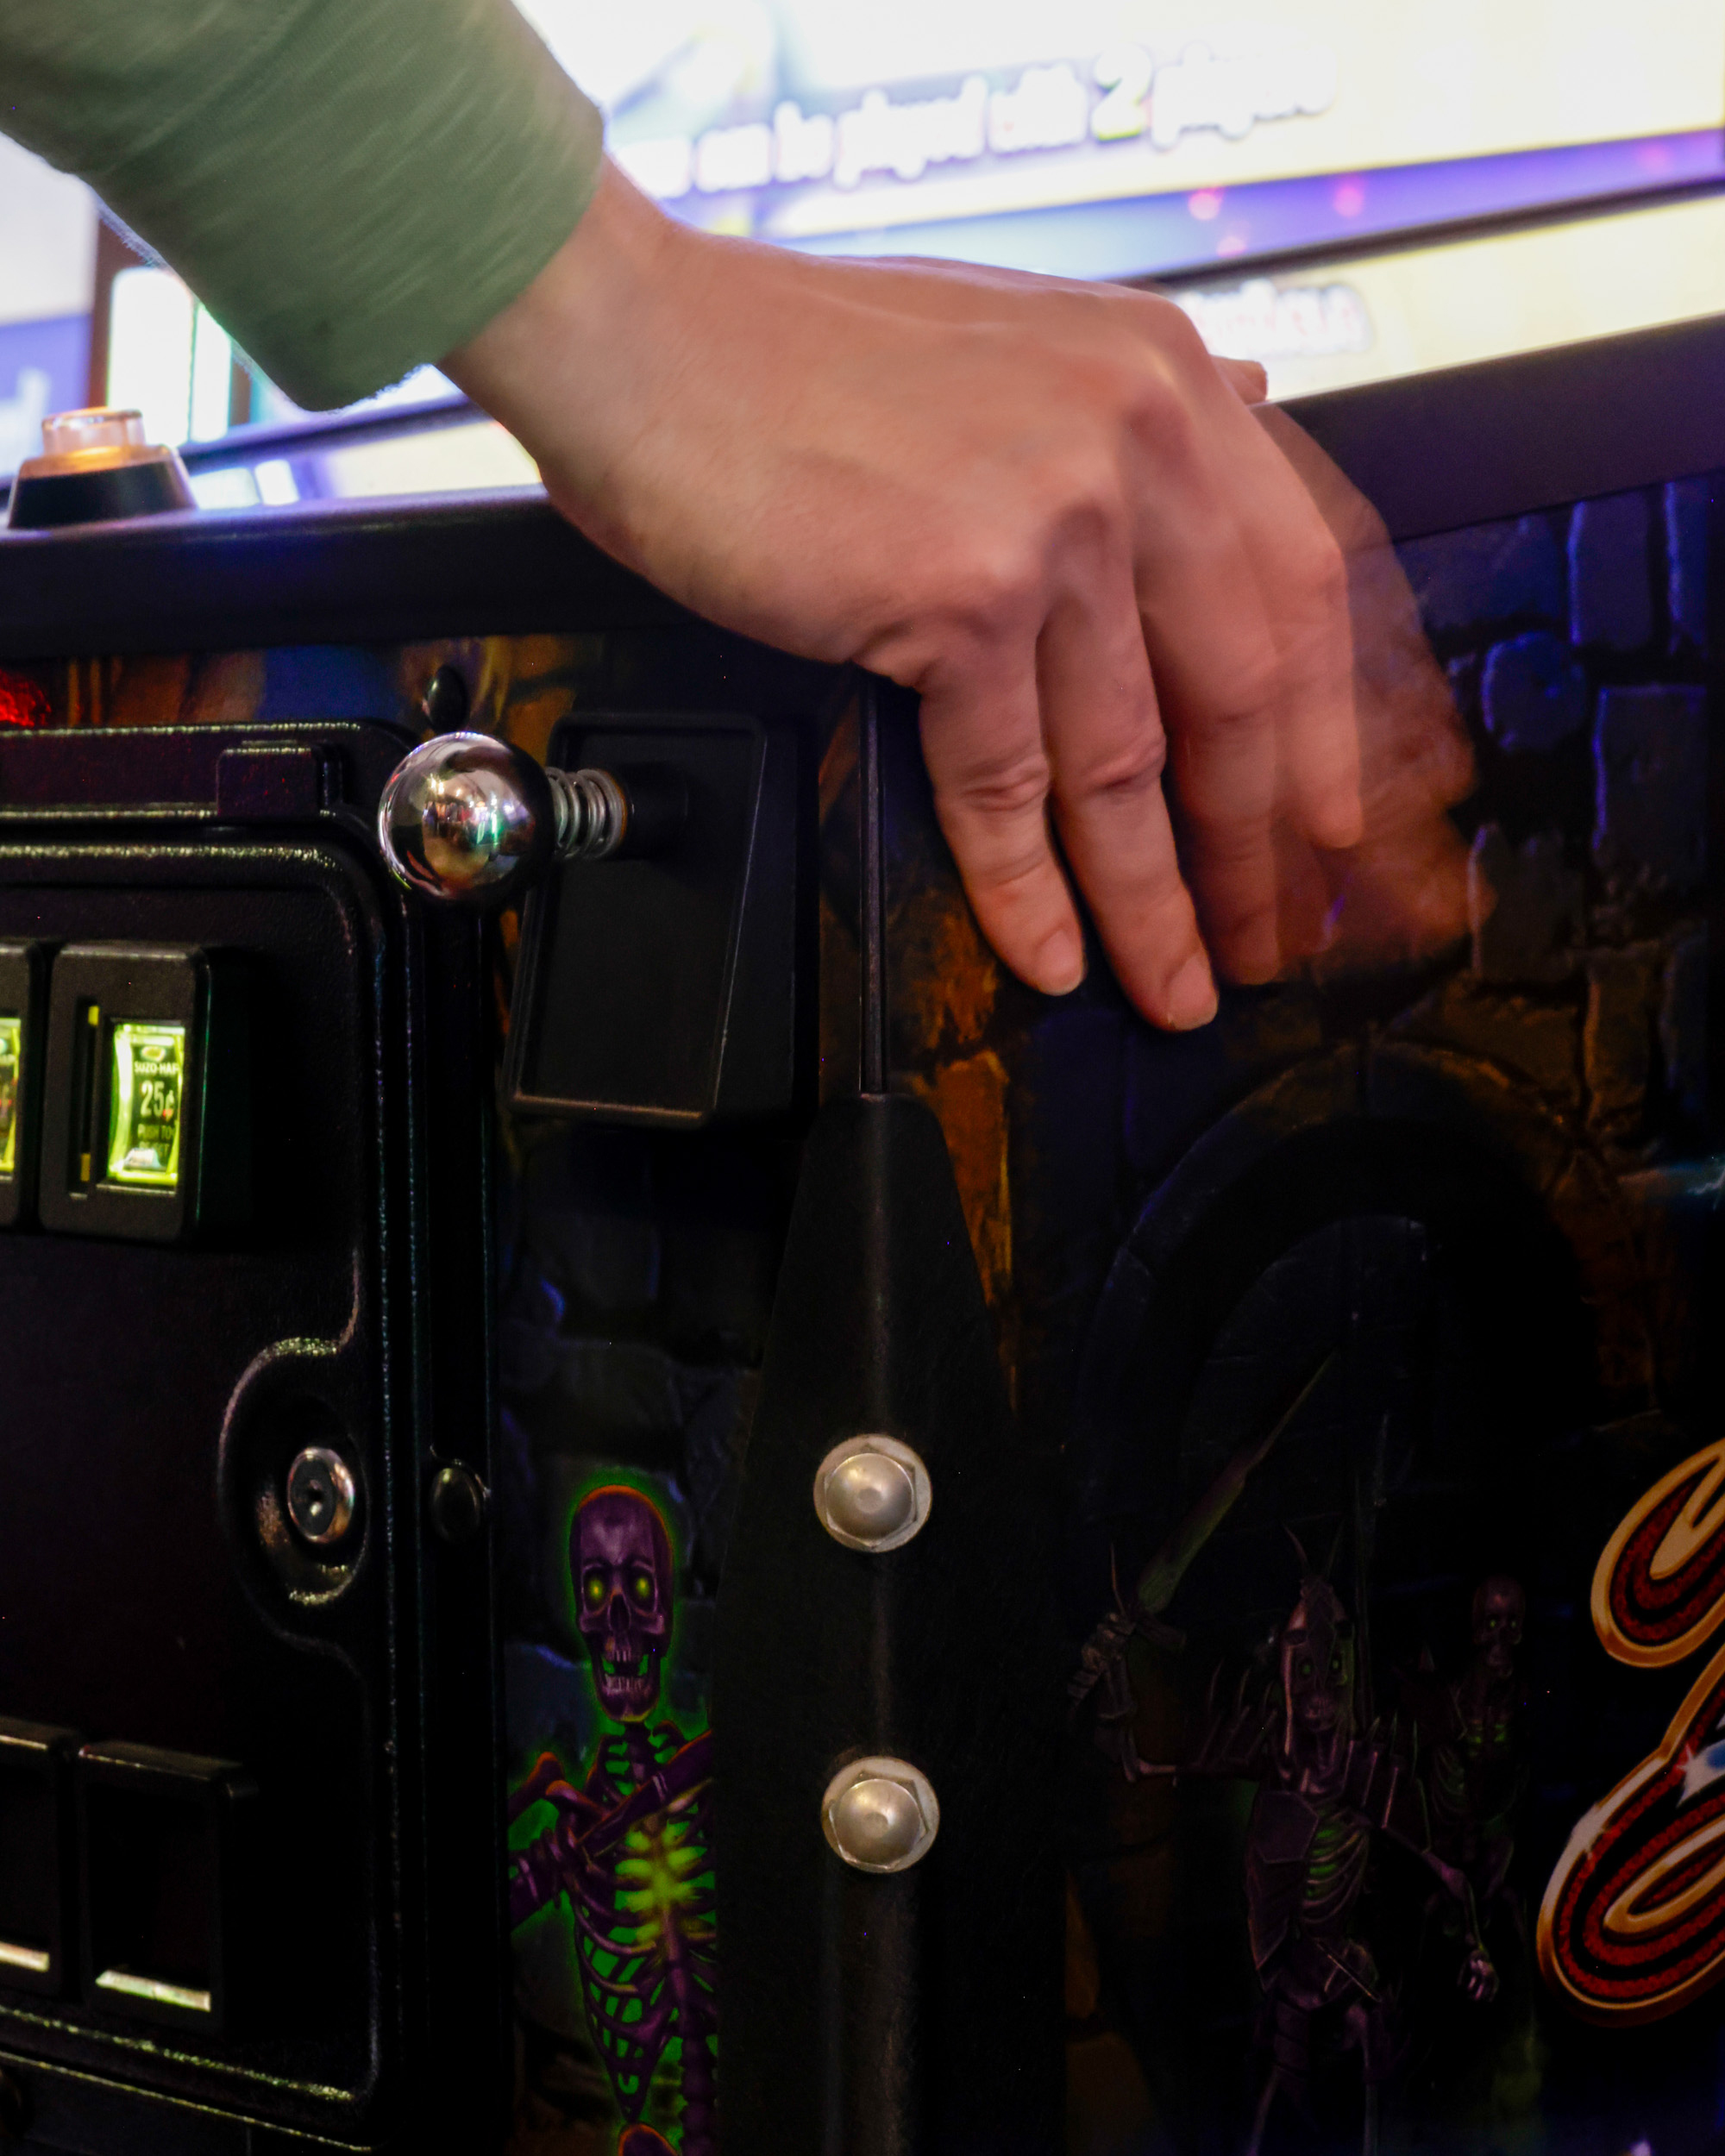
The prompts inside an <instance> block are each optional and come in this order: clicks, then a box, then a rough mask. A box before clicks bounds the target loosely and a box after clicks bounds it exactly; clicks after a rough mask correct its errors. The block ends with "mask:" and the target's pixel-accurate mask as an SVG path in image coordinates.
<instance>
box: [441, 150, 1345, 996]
mask: <svg viewBox="0 0 1725 2156" xmlns="http://www.w3.org/2000/svg"><path fill="white" fill-rule="evenodd" d="M444 364H445V366H446V368H447V370H448V372H449V373H450V374H451V375H452V376H453V377H454V378H455V380H457V381H458V382H460V383H461V385H462V386H463V387H464V388H466V389H467V391H468V392H470V393H471V394H472V395H473V396H474V398H475V399H476V400H477V401H478V402H479V403H480V404H482V405H484V406H485V407H486V409H487V410H488V411H492V412H493V413H495V415H496V416H497V417H499V419H501V420H502V421H503V422H504V423H505V425H506V426H507V427H509V429H511V432H512V433H514V434H515V435H516V436H517V437H518V438H519V439H520V440H521V441H522V442H524V444H525V446H526V447H527V448H528V449H529V451H530V453H531V454H533V455H534V457H535V458H536V460H537V461H538V463H539V467H540V469H541V472H542V473H543V476H544V479H545V484H546V486H547V488H548V489H549V492H550V495H551V498H552V499H553V501H554V502H555V503H556V505H558V507H559V508H560V509H561V510H562V511H563V512H564V514H565V515H566V516H568V517H569V518H570V520H571V521H572V522H573V523H576V524H577V525H579V526H580V528H581V530H584V531H586V533H587V534H588V535H589V536H591V537H593V539H595V540H596V541H597V542H599V544H600V545H601V546H603V547H605V548H606V549H607V550H608V551H609V552H611V553H612V554H613V555H616V556H618V558H619V559H620V560H622V561H625V562H628V563H629V564H630V565H631V566H632V567H636V568H637V569H639V570H640V571H641V572H642V573H643V574H644V575H646V576H648V577H649V578H650V579H651V580H652V581H653V582H654V583H655V584H657V585H658V586H660V587H661V588H662V589H663V590H665V591H667V592H669V593H671V594H672V595H673V596H674V598H676V599H680V600H681V601H682V602H683V603H684V604H686V605H688V606H690V607H692V608H693V609H694V610H695V611H697V612H699V613H701V614H704V615H706V617H708V618H709V619H711V620H713V621H716V622H718V623H721V624H724V625H726V626H728V627H731V628H733V629H736V630H741V631H743V632H744V633H745V634H748V635H750V636H757V637H760V638H762V640H764V641H765V642H769V643H774V644H777V645H779V646H781V647H782V648H783V649H787V650H790V651H793V652H797V653H800V654H802V655H806V656H808V657H812V658H816V659H820V660H825V661H834V662H842V661H855V662H856V663H857V664H859V665H861V666H864V667H870V668H872V669H874V670H875V671H876V672H879V673H881V674H887V675H889V676H891V678H892V679H893V680H896V681H899V682H901V683H903V684H905V685H906V686H908V687H911V688H913V689H915V690H916V691H918V692H919V694H920V696H921V698H922V727H923V742H924V749H925V755H926V758H927V761H928V767H929V771H930V774H931V778H932V780H933V785H934V791H935V801H936V806H937V808H938V813H939V816H940V820H941V824H942V827H943V829H944V831H945V833H946V835H947V837H948V839H949V841H950V843H951V846H952V849H953V853H954V855H955V856H956V857H957V862H958V865H959V868H960V870H961V872H962V874H963V877H964V881H965V884H966V887H967V889H968V890H969V894H970V899H971V901H972V904H973V905H974V906H975V912H976V915H977V918H978V920H979V922H980V923H981V924H982V929H983V931H984V932H985V934H986V935H987V936H988V938H989V940H990V941H991V943H993V944H994V948H995V949H996V950H998V951H999V953H1000V956H1002V957H1003V958H1004V959H1005V960H1006V962H1007V964H1008V965H1010V966H1011V967H1013V969H1014V970H1015V971H1016V972H1018V973H1019V974H1020V975H1022V976H1023V977H1024V978H1025V979H1026V981H1030V982H1032V984H1033V985H1034V986H1036V987H1040V988H1043V989H1044V990H1046V991H1048V992H1049V993H1055V994H1057V993H1062V992H1063V991H1065V990H1067V989H1069V988H1071V987H1075V986H1076V984H1077V982H1078V981H1079V980H1080V978H1081V977H1082V968H1083V956H1082V938H1081V936H1080V931H1079V926H1078V919H1077V914H1076V909H1075V906H1074V905H1073V900H1072V896H1071V893H1070V892H1069V888H1068V887H1067V884H1066V881H1065V878H1064V876H1063V874H1062V870H1061V867H1060V864H1059V862H1058V861H1057V857H1056V855H1055V851H1054V847H1053V844H1052V840H1051V829H1050V815H1049V812H1050V808H1052V812H1053V823H1054V825H1055V826H1056V827H1057V830H1058V834H1059V837H1060V841H1061V844H1062V847H1063V851H1064V855H1065V858H1066V861H1067V862H1069V865H1070V868H1071V870H1072V873H1073V874H1074V875H1075V876H1076V880H1077V881H1078V883H1079V885H1080V886H1081V887H1082V891H1083V893H1084V895H1085V897H1086V899H1088V903H1089V906H1090V910H1091V912H1092V915H1093V916H1094V918H1095V923H1096V926H1097V929H1098V931H1099V932H1100V934H1101V939H1102V942H1103V944H1104V946H1105V948H1106V949H1107V953H1108V956H1109V958H1110V959H1111V961H1112V962H1113V967H1114V969H1115V971H1116V973H1117V974H1118V975H1119V976H1120V981H1121V982H1122V985H1123V986H1124V987H1125V988H1126V993H1127V994H1128V995H1129V996H1130V997H1131V998H1132V1001H1133V1002H1134V1003H1135V1004H1136V1005H1137V1006H1138V1008H1139V1009H1140V1010H1141V1011H1142V1012H1144V1013H1145V1016H1146V1017H1148V1018H1151V1019H1152V1020H1153V1021H1154V1022H1155V1023H1156V1024H1157V1025H1170V1026H1191V1025H1201V1024H1203V1023H1204V1022H1205V1020H1207V1019H1208V1018H1209V1017H1210V1016H1211V1015H1212V1013H1213V1012H1214V1008H1215V989H1214V980H1213V976H1212V966H1211V960H1212V958H1214V963H1215V966H1216V967H1217V968H1219V969H1220V971H1222V972H1223V973H1225V974H1226V975H1230V976H1231V977H1233V978H1234V979H1238V980H1242V981H1262V980H1267V979H1269V978H1270V976H1271V975H1274V974H1275V973H1276V972H1277V970H1278V968H1279V967H1280V966H1281V964H1282V962H1283V956H1284V944H1285V943H1287V942H1288V938H1289V937H1290V936H1291V937H1294V939H1295V941H1294V944H1293V945H1291V946H1289V947H1290V948H1295V949H1297V948H1298V947H1299V945H1300V936H1301V932H1302V921H1305V917H1304V916H1303V915H1302V914H1300V913H1299V912H1298V911H1297V909H1296V910H1294V911H1289V909H1288V908H1287V907H1285V906H1281V905H1280V901H1279V899H1278V873H1279V871H1278V844H1279V843H1280V844H1283V845H1285V844H1286V843H1288V841H1289V839H1291V840H1292V842H1293V843H1295V844H1296V845H1297V846H1299V847H1303V848H1313V847H1315V848H1320V849H1327V850H1328V851H1330V852H1333V851H1334V850H1336V849H1344V848H1347V847H1350V846H1352V845H1353V844H1354V843H1355V842H1356V841H1357V840H1358V837H1359V836H1360V831H1361V821H1360V809H1359V799H1358V758H1357V748H1356V742H1355V733H1354V720H1353V713H1352V683H1351V659H1350V648H1349V637H1348V625H1347V608H1346V579H1345V573H1344V566H1343V561H1342V556H1341V553H1340V550H1339V548H1338V546H1337V544H1336V542H1335V541H1334V539H1333V537H1332V536H1331V534H1330V532H1329V530H1327V527H1326V525H1325V523H1324V522H1323V519H1322V518H1321V517H1320V515H1319V514H1318V512H1317V511H1316V509H1315V508H1314V505H1313V502H1312V500H1311V498H1310V496H1309V495H1308V492H1306V490H1305V488H1304V487H1303V486H1302V485H1301V484H1300V482H1299V480H1298V479H1296V478H1295V474H1294V473H1293V472H1292V471H1291V469H1290V468H1289V465H1288V463H1287V461H1286V460H1285V459H1284V458H1283V456H1282V455H1281V454H1279V453H1278V451H1277V448H1275V447H1274V446H1273V445H1272V444H1271V443H1270V441H1268V440H1267V439H1266V437H1265V436H1264V432H1263V430H1262V429H1260V427H1259V426H1258V423H1257V422H1256V421H1255V420H1254V419H1253V418H1252V417H1251V415H1250V414H1249V412H1248V411H1247V410H1246V408H1245V403H1244V402H1243V401H1242V400H1243V398H1244V397H1247V396H1256V395H1261V393H1262V379H1261V377H1259V376H1258V373H1257V371H1256V370H1255V369H1251V368H1246V367H1239V366H1229V365H1225V364H1222V363H1219V362H1216V361H1214V360H1211V359H1210V358H1209V357H1208V354H1206V353H1205V351H1204V349H1203V348H1202V345H1201V342H1200V341H1199V339H1198V336H1197V334H1196V332H1195V330H1194V329H1193V328H1192V326H1191V325H1190V323H1189V322H1188V321H1187V319H1186V317H1185V316H1184V315H1183V314H1182V313H1181V311H1180V310H1179V309H1178V308H1177V307H1176V306H1174V305H1173V304H1171V303H1170V302H1168V301H1166V300H1163V299H1159V298H1153V297H1151V296H1150V295H1148V294H1145V293H1141V292H1132V291H1123V290H1120V289H1118V288H1115V287H1110V286H1102V285H1070V284H1065V283H1062V282H1059V281H1057V280H1052V279H1047V280H1044V279H1030V278H1020V277H1014V276H1010V275H1007V274H1003V273H993V272H985V271H975V272H962V271H949V270H946V269H944V268H937V267H933V266H915V265H910V264H892V263H883V264H875V265H869V264H852V263H840V262H831V261H819V260H810V259H808V258H805V257H800V256H797V255H793V254H786V253H782V252H780V251H778V250H775V249H772V248H763V247H756V246H753V245H750V244H747V243H743V242H740V241H722V240H718V239H714V238H712V237H711V236H709V235H703V234H699V233H696V232H693V231H691V230H689V229H686V228H684V227H682V226H681V225H678V224H676V223H674V222H672V221H671V220H670V219H668V218H667V217H665V216H662V214H661V213H660V212H659V211H658V210H656V209H655V208H654V206H653V205H652V204H649V202H647V201H646V200H645V198H644V197H642V196H640V195H639V194H637V192H636V191H634V190H633V189H632V188H631V187H630V185H629V184H628V182H627V181H626V180H624V179H623V178H622V177H621V175H620V174H619V173H618V172H616V171H615V170H614V169H612V168H609V167H608V168H607V170H606V172H605V177H604V179H603V180H602V182H601V185H600V187H599V193H598V196H597V197H596V198H595V200H594V202H593V205H592V207H591V208H590V209H589V210H588V211H587V214H586V216H585V217H584V218H583V219H582V221H581V222H580V225H579V226H578V227H577V228H576V229H575V231H574V234H573V235H571V237H570V239H569V241H568V242H567V243H566V245H565V246H564V248H562V250H561V252H560V254H558V255H557V256H556V257H555V259H554V260H553V261H552V262H551V263H550V264H549V266H548V267H547V268H546V269H545V271H544V272H543V273H542V274H541V276H540V277H539V278H538V279H536V281H535V283H534V284H533V285H530V287H529V288H528V290H527V291H525V292H524V293H523V294H522V295H521V297H520V298H518V299H517V301H516V302H515V303H514V304H512V305H511V306H510V307H509V308H507V309H505V310H504V312H503V313H502V314H501V315H499V316H498V317H496V319H495V320H494V321H492V323H489V324H488V325H487V327H486V329H484V330H482V331H481V332H480V335H478V336H477V337H475V338H474V339H473V340H472V341H471V342H469V343H468V344H467V345H465V346H464V347H462V348H461V349H460V350H459V351H457V352H456V353H455V354H451V355H450V357H449V359H448V360H446V361H445V363H444ZM1170 745H1171V755H1170ZM1165 762H1167V763H1168V764H1169V767H1170V774H1171V779H1172V785H1173V788H1174V790H1175V791H1176V793H1177V797H1178V802H1179V809H1180V815H1181V820H1182V850H1183V855H1184V860H1185V864H1186V866H1185V873H1184V874H1182V865H1181V860H1180V858H1179V857H1178V856H1176V846H1175V838H1174V830H1173V826H1172V824H1171V822H1170V813H1169V802H1168V799H1167V798H1166V797H1165V795H1164V763H1165ZM1278 831H1280V832H1281V833H1282V834H1283V838H1282V840H1281V841H1278V837H1277V833H1278ZM1279 909H1280V911H1281V912H1283V914H1285V915H1286V917H1287V918H1286V919H1285V921H1284V922H1283V924H1281V925H1278V910H1279ZM1305 928H1306V931H1307V932H1306V934H1305V942H1304V946H1303V947H1304V948H1305V949H1311V948H1315V947H1316V943H1320V942H1321V941H1322V937H1323V925H1322V923H1321V921H1320V922H1319V923H1318V924H1317V926H1316V928H1315V929H1314V928H1313V927H1312V925H1311V924H1310V923H1309V921H1305ZM1314 937H1315V942H1314ZM1207 944H1208V955H1207V950H1206V946H1207Z"/></svg>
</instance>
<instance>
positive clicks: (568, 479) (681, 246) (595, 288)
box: [442, 159, 699, 529]
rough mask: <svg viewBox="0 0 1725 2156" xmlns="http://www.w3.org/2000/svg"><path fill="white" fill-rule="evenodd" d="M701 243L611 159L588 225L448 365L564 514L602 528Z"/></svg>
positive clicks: (670, 344)
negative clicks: (602, 512)
mask: <svg viewBox="0 0 1725 2156" xmlns="http://www.w3.org/2000/svg"><path fill="white" fill-rule="evenodd" d="M690 242H694V243H695V244H697V245H698V244H699V235H693V234H690V233H687V231H686V230H685V229H684V228H682V227H681V226H680V225H678V224H677V223H676V222H674V220H673V219H672V218H670V217H668V216H666V215H665V214H664V212H663V211H662V210H659V209H658V208H657V207H656V206H655V204H653V203H651V202H650V201H649V199H648V198H647V197H645V196H644V195H643V194H642V193H641V192H640V191H638V190H637V188H636V187H634V186H633V185H630V182H629V181H628V180H627V179H625V178H624V175H623V174H622V173H621V172H619V171H618V169H617V167H616V166H614V165H612V163H611V162H610V160H608V159H607V160H606V161H605V167H604V170H603V171H602V172H601V174H600V178H599V185H598V188H597V189H596V191H595V192H594V195H593V200H592V202H591V203H590V204H588V206H587V209H586V212H585V214H584V215H583V216H582V218H581V221H580V223H579V224H578V225H577V226H576V227H575V229H574V231H573V232H572V233H571V234H570V235H569V236H568V239H567V240H566V241H564V242H563V244H562V246H561V248H559V249H558V250H557V252H556V254H554V255H553V256H552V258H551V260H549V262H548V263H547V264H546V266H545V267H544V268H543V270H542V271H541V272H540V273H539V274H538V276H537V277H536V278H535V279H534V280H533V282H532V283H531V284H530V285H528V286H527V287H526V289H525V290H524V291H522V292H520V293H519V294H518V295H517V297H516V298H514V299H513V300H512V301H511V303H510V304H509V305H508V306H507V307H505V308H504V309H503V310H502V311H501V312H500V313H499V314H497V315H494V316H493V317H492V319H491V321H490V322H488V323H486V326H485V328H484V329H481V330H480V332H479V334H478V335H476V336H474V337H470V338H469V339H468V340H467V342H466V343H464V344H461V345H459V346H458V347H457V348H455V351H453V352H451V353H450V354H449V355H448V356H447V358H446V359H444V360H443V361H442V369H443V372H444V373H446V374H448V375H449V378H450V379H451V380H452V381H454V382H455V383H456V384H457V385H459V386H460V387H461V388H462V389H464V390H465V391H466V392H467V394H468V395H469V396H470V397H471V398H473V399H474V403H475V404H480V406H482V407H483V408H484V410H486V411H488V412H490V413H491V414H492V417H494V418H496V419H498V420H500V421H501V422H502V423H503V424H504V425H505V427H507V428H508V429H509V430H510V432H511V434H512V435H514V436H515V437H516V439H517V441H518V442H521V444H522V445H523V447H524V448H525V449H526V450H527V451H528V453H529V454H530V455H531V456H532V457H533V458H534V459H535V460H536V461H537V462H538V464H539V466H540V467H541V470H542V473H543V476H544V479H545V482H546V485H547V486H548V488H549V491H550V492H551V494H552V496H553V498H554V499H555V500H556V502H557V504H558V506H559V507H560V508H561V509H562V510H563V511H564V512H565V514H567V515H570V516H573V517H575V519H576V521H578V522H580V523H582V524H584V525H586V526H588V527H589V528H590V529H591V528H592V525H593V521H594V518H595V517H596V515H597V508H598V505H599V503H600V501H601V500H602V499H603V497H604V494H605V478H606V471H607V467H608V466H609V464H610V463H611V462H612V461H613V460H614V458H615V455H616V452H617V447H618V443H619V442H626V441H628V440H629V439H630V436H632V434H633V433H634V431H635V428H636V425H637V424H643V423H645V421H646V416H647V412H648V408H649V401H650V399H651V398H652V396H653V394H654V390H655V378H657V377H658V376H660V375H661V374H662V373H663V371H664V369H665V367H667V366H668V365H674V363H675V356H676V355H675V350H674V348H675V346H676V344H677V342H678V334H677V329H676V325H675V323H674V320H673V319H672V317H673V315H674V306H673V304H671V303H673V302H674V299H675V298H676V295H677V293H678V291H679V289H680V281H681V280H686V279H687V277H688V276H689V275H690V274H691V273H693V264H691V263H684V262H682V261H681V260H679V257H680V256H681V254H684V253H686V252H687V251H689V243H690Z"/></svg>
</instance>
